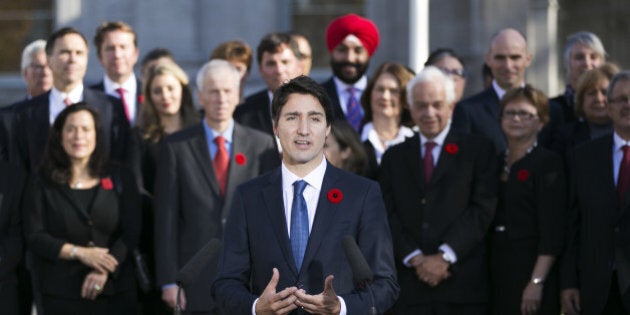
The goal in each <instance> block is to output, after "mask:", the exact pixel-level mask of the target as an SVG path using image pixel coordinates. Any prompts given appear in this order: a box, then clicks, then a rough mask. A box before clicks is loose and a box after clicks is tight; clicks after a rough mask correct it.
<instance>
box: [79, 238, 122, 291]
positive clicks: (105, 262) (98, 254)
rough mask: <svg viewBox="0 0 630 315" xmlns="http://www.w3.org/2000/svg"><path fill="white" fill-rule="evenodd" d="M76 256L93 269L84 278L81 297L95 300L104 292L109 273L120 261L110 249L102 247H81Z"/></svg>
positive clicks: (114, 269)
mask: <svg viewBox="0 0 630 315" xmlns="http://www.w3.org/2000/svg"><path fill="white" fill-rule="evenodd" d="M76 257H77V259H79V261H81V263H83V264H84V265H86V266H89V267H91V268H92V269H93V270H92V271H91V272H90V273H88V274H87V275H86V276H85V279H84V280H83V285H82V286H81V297H82V298H84V299H89V300H94V299H96V297H97V296H98V295H99V294H100V293H101V292H103V288H104V287H105V283H106V282H107V279H108V276H109V273H111V272H114V271H116V268H117V267H118V261H117V260H116V258H114V256H112V255H111V254H110V253H109V249H107V248H102V247H79V248H77V251H76Z"/></svg>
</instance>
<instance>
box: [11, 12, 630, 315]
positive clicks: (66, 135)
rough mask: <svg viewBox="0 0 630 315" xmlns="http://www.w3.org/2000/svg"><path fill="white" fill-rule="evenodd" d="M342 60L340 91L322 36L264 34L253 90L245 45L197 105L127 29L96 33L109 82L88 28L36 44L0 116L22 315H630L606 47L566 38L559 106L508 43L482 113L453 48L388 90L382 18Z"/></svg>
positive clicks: (618, 125)
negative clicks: (91, 66)
mask: <svg viewBox="0 0 630 315" xmlns="http://www.w3.org/2000/svg"><path fill="white" fill-rule="evenodd" d="M325 44H326V46H327V48H328V51H329V53H330V65H331V70H332V74H333V75H332V77H331V78H330V79H329V80H326V81H325V82H323V83H321V84H320V83H317V82H315V81H314V80H313V79H311V78H309V77H308V74H309V71H310V67H311V61H310V60H311V59H310V58H311V49H310V45H309V43H308V41H307V40H306V38H304V36H302V35H300V34H297V33H283V32H277V33H271V34H268V35H266V36H264V37H263V38H262V39H261V41H260V42H259V44H258V46H257V47H256V51H255V58H256V62H257V64H258V70H259V72H260V75H261V77H262V78H263V80H264V81H265V84H266V87H265V88H264V89H262V90H261V91H258V92H255V93H252V94H251V95H248V96H246V97H245V96H244V95H243V86H244V84H245V83H246V80H247V77H248V75H249V73H250V72H251V68H252V63H253V59H254V52H253V50H252V49H251V48H250V47H249V46H248V45H247V44H246V43H244V42H242V41H238V40H235V41H229V42H226V43H223V44H221V45H219V46H217V47H216V48H215V49H214V50H213V51H212V52H211V54H210V58H209V61H208V62H207V63H205V64H204V65H203V66H202V67H200V69H199V70H198V71H197V74H196V78H195V84H194V85H195V87H196V88H195V89H193V84H192V83H191V82H190V80H189V78H188V76H187V75H186V73H185V72H184V71H183V70H182V68H181V67H180V66H178V65H177V63H176V61H175V57H174V56H173V55H172V54H171V53H170V52H169V51H168V50H167V49H164V48H156V49H154V50H152V51H150V52H149V53H147V54H146V55H145V56H144V58H143V59H142V60H141V62H140V64H141V76H140V78H137V77H136V75H135V74H134V67H135V65H136V63H137V61H138V59H139V51H138V45H137V36H136V33H135V31H134V30H133V28H131V26H129V25H127V24H125V23H123V22H105V23H103V24H101V25H100V26H99V27H98V28H97V31H96V35H95V37H94V46H95V49H96V50H97V56H98V59H99V62H100V64H101V65H102V67H103V70H104V75H103V80H102V81H101V82H99V83H98V84H95V85H93V86H90V87H88V86H84V81H83V79H84V76H85V72H86V68H87V58H88V50H89V46H90V45H89V44H88V41H87V39H86V38H85V37H84V35H83V34H81V32H79V31H78V30H76V29H74V28H70V27H66V28H62V29H59V30H57V31H55V32H54V33H53V34H51V36H50V37H49V38H48V39H47V40H46V41H43V40H38V41H35V42H33V43H31V44H29V45H28V46H27V47H26V48H25V49H24V53H23V56H22V72H23V76H24V78H25V81H26V83H27V93H28V95H27V97H26V99H25V100H23V101H21V102H18V103H16V104H13V105H11V106H9V107H6V108H4V109H2V110H1V111H0V118H1V119H0V159H1V160H2V162H1V163H0V172H2V173H1V174H3V175H4V178H5V179H4V180H3V181H0V193H1V194H0V197H1V198H0V236H1V237H2V239H1V240H0V244H1V245H0V301H2V302H3V303H2V304H3V311H7V312H8V313H11V314H26V313H30V309H31V303H34V305H35V306H36V308H37V310H38V312H41V314H69V313H76V314H112V313H118V314H137V313H143V314H169V313H172V310H173V309H174V308H180V309H181V310H183V311H184V312H185V313H189V314H218V313H235V314H251V313H255V314H289V313H292V314H305V313H311V314H366V313H368V312H371V311H372V308H375V309H376V311H377V312H378V313H385V312H387V313H388V314H554V315H556V314H560V313H561V312H563V313H564V314H630V210H629V209H628V208H629V207H630V196H628V195H630V192H629V191H628V187H630V152H628V151H630V150H627V148H628V147H629V145H630V144H628V143H629V142H630V72H628V71H620V70H619V68H618V67H617V66H616V65H614V64H612V63H607V62H606V52H605V50H604V46H603V44H602V43H601V41H600V40H599V38H598V37H597V36H596V35H595V34H593V33H590V32H579V33H576V34H573V35H571V36H570V37H569V38H568V40H567V43H566V47H565V51H564V60H565V66H566V68H567V82H568V84H567V89H566V91H565V93H563V94H562V95H560V96H558V97H556V98H551V99H549V98H548V97H547V96H546V95H545V94H544V93H543V92H541V91H540V90H539V89H537V88H536V87H535V84H528V83H527V81H526V76H525V72H526V69H527V67H528V66H529V64H530V62H531V60H532V58H533V56H532V53H531V52H530V51H529V50H528V48H527V40H526V38H525V36H523V35H522V33H520V32H519V31H517V30H515V29H512V28H507V29H503V30H500V31H499V32H497V33H496V34H494V35H493V36H492V38H491V39H490V42H489V48H488V52H487V54H486V59H485V65H486V67H487V69H489V70H490V74H491V77H492V80H491V81H490V83H489V84H488V86H487V87H486V88H485V89H484V90H483V91H481V92H479V93H477V94H474V95H472V96H469V97H466V98H464V97H463V94H464V89H465V84H466V78H467V76H469V75H470V71H469V70H468V69H466V68H465V64H464V62H463V60H462V59H461V58H460V57H459V56H458V55H457V54H456V53H455V52H454V51H453V50H452V49H438V50H435V51H434V52H432V53H431V55H430V56H429V58H428V60H427V62H426V64H425V67H424V68H423V69H417V70H418V71H417V72H416V71H414V70H413V69H410V68H409V67H407V66H405V65H404V64H402V63H399V62H393V61H390V62H385V63H383V64H381V65H379V66H378V67H377V68H376V69H375V70H374V72H373V73H372V75H371V76H370V77H368V76H367V71H368V65H369V61H370V58H371V56H372V55H373V54H374V53H375V52H376V50H377V48H378V44H379V32H378V28H377V26H376V25H375V24H374V23H373V22H372V21H370V20H369V19H366V18H363V17H360V16H358V15H355V14H348V15H345V16H341V17H338V18H336V19H335V20H333V21H331V23H330V24H329V25H328V27H327V29H326V43H325ZM193 93H196V96H197V97H196V99H197V101H198V105H199V106H198V107H197V106H195V104H194V99H195V98H194V97H193ZM198 108H200V110H199V109H198ZM348 238H350V239H351V242H350V243H351V244H348V243H349V242H348V241H347V240H348ZM215 240H220V241H221V243H222V244H221V248H220V250H217V251H215V252H213V253H212V254H213V255H212V257H202V258H203V260H199V259H198V257H196V254H198V253H200V252H201V253H202V254H203V253H204V249H205V248H206V246H207V244H210V243H212V242H215ZM350 245H352V246H350ZM355 245H356V248H358V252H359V255H358V256H362V257H357V254H356V252H352V250H351V249H350V250H349V249H348V247H353V246H355ZM195 259H197V261H195V262H194V263H195V264H197V265H199V264H201V263H200V262H199V261H202V262H203V264H202V265H200V266H195V267H196V268H192V269H193V270H195V273H194V274H187V276H186V277H185V278H186V279H188V281H183V280H182V275H181V271H182V269H183V268H184V266H186V265H187V263H189V262H191V260H195ZM363 260H364V261H365V262H366V263H367V266H364V265H362V263H361V261H363ZM365 269H368V271H369V272H366V271H365ZM188 272H189V273H190V268H189V269H188ZM366 274H367V275H366ZM190 279H192V281H191V280H190Z"/></svg>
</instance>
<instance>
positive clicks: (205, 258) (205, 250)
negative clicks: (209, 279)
mask: <svg viewBox="0 0 630 315" xmlns="http://www.w3.org/2000/svg"><path fill="white" fill-rule="evenodd" d="M219 250H221V241H219V240H218V239H216V238H213V239H211V240H210V241H209V242H208V243H207V244H206V245H205V246H204V247H202V248H201V250H199V251H198V252H197V253H196V254H195V255H194V256H193V257H192V258H191V259H190V260H189V261H188V262H187V263H186V264H185V265H184V267H182V269H180V270H179V272H178V273H177V278H176V283H177V303H176V305H175V314H176V315H177V314H180V313H181V305H180V301H179V294H180V291H181V288H182V286H184V285H186V286H187V285H191V284H193V283H194V282H195V280H197V277H198V276H199V274H200V273H201V271H202V270H203V269H205V268H206V267H208V265H210V262H212V261H213V260H215V259H216V258H217V254H218V253H219Z"/></svg>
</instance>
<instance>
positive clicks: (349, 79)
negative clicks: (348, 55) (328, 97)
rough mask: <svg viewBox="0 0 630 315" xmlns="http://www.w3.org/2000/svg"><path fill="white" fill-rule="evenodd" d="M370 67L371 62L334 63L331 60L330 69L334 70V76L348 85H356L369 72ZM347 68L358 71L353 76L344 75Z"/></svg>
mask: <svg viewBox="0 0 630 315" xmlns="http://www.w3.org/2000/svg"><path fill="white" fill-rule="evenodd" d="M369 65H370V62H369V61H368V62H366V63H358V62H355V63H352V62H346V61H334V60H332V59H331V60H330V67H331V68H332V71H333V74H334V75H335V76H336V77H337V78H339V79H340V80H341V81H342V82H344V83H346V84H354V83H355V82H357V81H359V79H361V77H363V75H364V74H365V72H366V71H367V69H368V66H369ZM346 66H352V67H354V68H355V69H356V71H355V74H354V75H351V74H346V73H344V71H343V68H344V67H346Z"/></svg>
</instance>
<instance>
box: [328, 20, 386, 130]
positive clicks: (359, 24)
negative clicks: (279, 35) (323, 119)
mask: <svg viewBox="0 0 630 315" xmlns="http://www.w3.org/2000/svg"><path fill="white" fill-rule="evenodd" d="M378 43H379V34H378V29H377V28H376V25H375V24H374V22H372V21H370V20H368V19H366V18H363V17H360V16H358V15H356V14H348V15H344V16H342V17H339V18H337V19H335V20H333V21H332V22H331V23H330V25H328V29H326V45H327V46H328V51H329V52H330V66H331V68H332V71H333V76H332V77H331V78H330V79H328V80H327V81H326V82H324V83H322V86H323V87H324V89H325V90H326V92H327V93H328V96H330V98H331V100H332V103H333V109H334V114H335V117H336V118H339V119H346V120H347V121H348V122H349V123H350V124H351V125H352V127H354V129H355V130H357V131H359V129H360V128H361V120H362V119H363V110H362V109H361V104H360V103H359V100H360V99H361V93H363V90H365V87H366V85H367V77H366V76H365V72H366V71H367V68H368V65H369V62H370V57H372V55H373V54H374V52H375V51H376V48H377V47H378Z"/></svg>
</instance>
